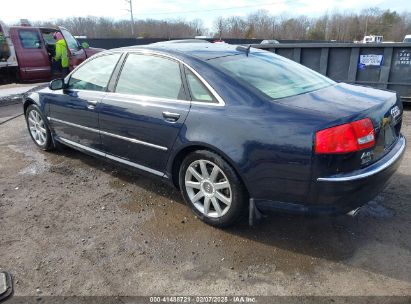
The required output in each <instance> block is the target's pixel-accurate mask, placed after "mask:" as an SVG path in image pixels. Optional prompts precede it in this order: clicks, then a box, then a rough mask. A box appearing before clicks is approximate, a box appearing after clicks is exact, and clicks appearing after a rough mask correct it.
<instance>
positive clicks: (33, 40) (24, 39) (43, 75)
mask: <svg viewBox="0 0 411 304" xmlns="http://www.w3.org/2000/svg"><path fill="white" fill-rule="evenodd" d="M10 35H11V37H12V41H13V44H14V48H15V52H16V56H17V59H18V63H19V75H20V79H21V80H24V81H36V80H42V81H44V80H48V79H50V77H51V65H50V60H49V57H48V54H47V50H46V47H45V44H44V41H43V39H42V38H41V34H40V31H39V30H38V28H31V27H15V28H11V29H10Z"/></svg>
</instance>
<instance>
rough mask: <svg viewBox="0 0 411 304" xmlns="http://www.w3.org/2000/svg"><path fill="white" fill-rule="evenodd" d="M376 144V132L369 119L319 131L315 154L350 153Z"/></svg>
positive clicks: (316, 135)
mask: <svg viewBox="0 0 411 304" xmlns="http://www.w3.org/2000/svg"><path fill="white" fill-rule="evenodd" d="M374 144H375V132H374V127H373V125H372V122H371V120H370V119H369V118H364V119H361V120H357V121H353V122H351V123H347V124H343V125H339V126H336V127H332V128H328V129H325V130H321V131H318V132H317V133H316V134H315V153H317V154H331V153H348V152H355V151H358V150H362V149H366V148H370V147H372V146H374Z"/></svg>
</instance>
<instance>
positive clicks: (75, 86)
mask: <svg viewBox="0 0 411 304" xmlns="http://www.w3.org/2000/svg"><path fill="white" fill-rule="evenodd" d="M120 57H121V53H112V54H103V55H100V56H98V57H95V58H93V59H91V60H90V61H88V62H86V63H85V64H84V65H82V66H80V67H79V68H78V69H77V70H76V71H74V72H73V73H72V74H71V75H70V76H69V79H68V84H67V87H66V88H65V89H64V90H58V91H52V93H50V94H49V95H48V96H46V97H45V100H46V102H47V104H48V105H49V113H50V114H49V115H50V117H48V119H49V121H50V124H51V125H52V128H53V130H54V132H55V133H56V137H57V139H58V140H60V141H63V142H64V143H67V144H70V145H73V146H76V147H79V148H83V149H86V150H87V149H90V148H92V149H94V150H101V141H100V135H99V122H98V108H99V103H100V101H101V100H102V98H103V97H104V96H105V95H106V94H107V93H106V90H107V87H108V83H109V80H110V77H111V75H112V73H113V70H114V68H115V66H116V64H117V63H118V61H119V59H120ZM93 152H96V151H93Z"/></svg>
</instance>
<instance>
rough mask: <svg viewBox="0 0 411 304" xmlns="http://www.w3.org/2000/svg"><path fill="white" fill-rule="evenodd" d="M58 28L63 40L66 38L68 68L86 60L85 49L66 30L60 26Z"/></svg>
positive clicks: (71, 68) (72, 67)
mask: <svg viewBox="0 0 411 304" xmlns="http://www.w3.org/2000/svg"><path fill="white" fill-rule="evenodd" d="M59 30H60V31H61V34H62V35H63V37H64V40H66V44H67V48H68V50H69V60H70V70H73V69H75V68H76V67H77V66H78V65H80V63H82V62H83V61H84V60H86V58H87V54H86V51H85V50H84V49H83V48H82V47H81V45H80V43H79V42H78V41H77V39H76V38H74V37H73V35H72V34H71V33H70V32H69V31H68V30H66V29H65V28H64V27H61V26H60V27H59Z"/></svg>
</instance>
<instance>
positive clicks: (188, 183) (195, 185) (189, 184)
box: [186, 181, 201, 189]
mask: <svg viewBox="0 0 411 304" xmlns="http://www.w3.org/2000/svg"><path fill="white" fill-rule="evenodd" d="M186 187H190V188H194V189H200V188H201V187H200V183H199V182H193V181H186Z"/></svg>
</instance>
